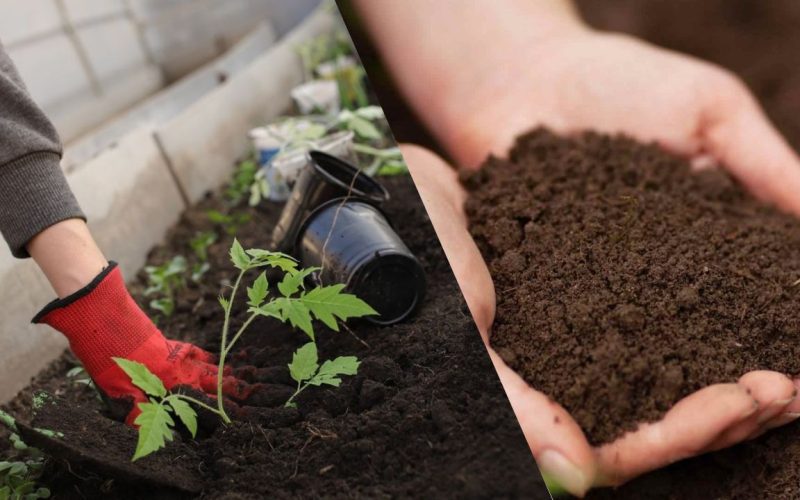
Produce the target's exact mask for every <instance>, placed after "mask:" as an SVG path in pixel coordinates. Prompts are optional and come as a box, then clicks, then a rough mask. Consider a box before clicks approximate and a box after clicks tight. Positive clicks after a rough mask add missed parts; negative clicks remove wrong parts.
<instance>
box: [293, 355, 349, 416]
mask: <svg viewBox="0 0 800 500" xmlns="http://www.w3.org/2000/svg"><path fill="white" fill-rule="evenodd" d="M359 364H360V362H359V361H358V358H356V357H355V356H339V357H338V358H336V359H332V360H331V359H329V360H327V361H325V362H324V363H322V366H320V364H319V356H318V354H317V343H316V342H313V341H312V342H309V343H307V344H306V345H304V346H303V347H301V348H299V349H298V350H297V351H295V353H294V355H293V356H292V362H291V363H289V374H290V375H291V376H292V379H294V381H295V382H297V389H296V390H295V391H294V394H292V396H291V397H290V398H289V400H288V401H286V404H285V406H287V407H291V408H296V407H297V403H295V402H294V398H296V397H297V396H298V395H299V394H300V393H301V392H303V391H304V390H306V388H308V387H309V386H312V385H313V386H320V385H332V386H334V387H339V384H341V383H342V379H341V378H339V377H340V375H355V374H356V373H357V372H358V365H359Z"/></svg>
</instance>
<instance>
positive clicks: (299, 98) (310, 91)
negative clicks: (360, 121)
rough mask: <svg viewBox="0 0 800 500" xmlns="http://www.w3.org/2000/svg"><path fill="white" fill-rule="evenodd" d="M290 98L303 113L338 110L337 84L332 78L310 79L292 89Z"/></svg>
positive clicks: (332, 112) (331, 112)
mask: <svg viewBox="0 0 800 500" xmlns="http://www.w3.org/2000/svg"><path fill="white" fill-rule="evenodd" d="M291 94H292V99H294V102H295V104H297V109H298V110H300V112H301V113H302V114H304V115H308V114H311V113H316V112H322V113H325V114H329V115H334V114H336V113H338V112H339V109H340V108H339V86H338V85H337V84H336V82H335V81H333V80H311V81H310V82H306V83H303V84H301V85H298V86H297V87H295V88H293V89H292V92H291Z"/></svg>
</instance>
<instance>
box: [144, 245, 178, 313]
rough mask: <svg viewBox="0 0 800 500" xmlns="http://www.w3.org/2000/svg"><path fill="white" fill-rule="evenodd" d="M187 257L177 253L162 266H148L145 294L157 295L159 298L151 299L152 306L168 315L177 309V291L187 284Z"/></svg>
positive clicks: (146, 268) (145, 270)
mask: <svg viewBox="0 0 800 500" xmlns="http://www.w3.org/2000/svg"><path fill="white" fill-rule="evenodd" d="M186 269H187V265H186V259H185V258H184V257H183V256H182V255H176V256H175V257H173V258H172V260H170V261H169V262H166V263H164V264H162V265H160V266H147V267H145V268H144V272H145V273H146V274H147V289H146V290H145V291H144V294H145V296H150V295H157V296H158V298H156V299H153V300H151V301H150V308H151V309H154V310H156V311H158V312H160V313H161V314H163V315H164V316H166V317H170V316H172V313H173V312H174V311H175V293H176V292H178V291H179V290H181V289H183V288H184V287H185V286H186V280H185V277H184V274H185V273H186Z"/></svg>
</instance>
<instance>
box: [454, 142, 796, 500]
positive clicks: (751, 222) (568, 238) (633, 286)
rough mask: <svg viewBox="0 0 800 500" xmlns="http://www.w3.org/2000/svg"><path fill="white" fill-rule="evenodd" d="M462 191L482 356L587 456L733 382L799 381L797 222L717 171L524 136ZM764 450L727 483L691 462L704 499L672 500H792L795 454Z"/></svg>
mask: <svg viewBox="0 0 800 500" xmlns="http://www.w3.org/2000/svg"><path fill="white" fill-rule="evenodd" d="M465 185H466V186H467V189H468V190H469V191H470V192H471V196H470V198H469V200H468V202H467V206H466V210H467V214H468V216H469V219H470V223H471V227H470V231H471V232H472V234H473V236H474V237H475V239H476V241H477V243H478V245H479V247H480V249H481V251H482V253H483V255H484V257H485V259H486V261H487V263H488V265H489V269H490V272H491V273H492V276H493V279H494V281H495V287H496V289H497V318H496V319H495V322H494V326H493V337H492V343H493V345H494V347H495V348H496V349H497V351H498V353H499V354H500V355H501V356H502V357H503V358H504V360H505V361H506V362H507V363H508V364H509V365H510V366H511V367H513V368H514V369H516V370H517V371H518V372H519V373H521V374H522V375H523V377H524V378H525V379H526V380H528V381H529V382H530V383H531V385H533V386H534V387H536V388H538V389H540V390H542V391H544V392H545V393H547V394H549V395H550V396H552V397H553V398H554V399H555V400H557V401H558V402H559V403H561V404H562V405H564V406H565V407H566V408H567V410H569V411H570V413H571V414H572V415H573V416H574V417H575V419H576V420H577V422H578V423H579V424H580V425H581V427H582V428H583V429H584V430H585V432H586V433H587V436H588V438H589V440H590V441H591V442H592V443H594V444H599V443H603V442H608V441H611V440H613V439H614V438H616V437H619V436H620V435H621V434H622V433H624V432H625V431H628V430H632V429H634V428H635V427H636V426H637V424H638V423H640V422H645V421H652V420H655V419H658V418H659V417H661V416H662V415H663V414H664V413H665V412H666V410H668V409H669V408H670V407H671V406H672V405H673V404H674V403H675V402H677V401H678V400H679V399H680V398H682V397H683V396H686V395H688V394H690V393H692V392H694V391H695V390H697V389H700V388H702V387H704V386H707V385H709V384H713V383H717V382H732V381H735V380H736V379H737V378H738V377H739V376H741V375H742V374H744V373H746V372H747V371H750V370H755V369H771V370H776V371H780V372H783V373H786V374H790V375H796V374H798V373H800V315H798V314H797V311H798V307H800V286H798V285H797V284H796V282H797V280H798V279H800V221H798V220H797V219H795V218H792V217H789V216H787V215H784V214H781V213H779V212H777V211H776V210H774V209H772V208H770V207H767V206H765V205H763V204H761V203H760V202H758V201H756V200H755V199H754V198H752V197H750V196H749V195H748V194H746V193H745V191H744V189H743V188H741V187H740V186H739V185H738V184H736V183H735V182H734V181H733V180H732V179H731V178H730V177H729V176H728V175H727V174H725V173H724V172H722V171H721V170H706V171H703V172H700V173H693V172H692V171H691V168H690V166H689V164H688V162H686V161H685V160H683V159H680V158H678V157H675V156H673V155H670V154H667V153H666V152H663V151H662V150H660V149H659V148H658V147H656V146H654V145H643V144H639V143H637V142H635V141H633V140H630V139H627V138H624V137H609V136H604V135H599V134H592V133H588V134H585V135H583V136H580V137H577V138H574V139H568V138H561V137H557V136H555V135H553V134H551V133H549V132H547V131H545V130H537V131H534V132H532V133H529V134H527V135H525V136H523V137H521V138H519V139H518V141H517V143H516V145H515V146H514V148H513V149H512V150H511V152H510V154H509V158H508V160H502V159H497V158H490V159H489V160H488V161H487V162H486V164H485V165H484V166H483V168H482V169H481V170H480V171H479V172H478V173H476V174H472V175H470V176H467V177H466V178H465ZM791 429H793V430H794V432H795V433H796V432H797V429H798V427H797V426H793V427H791V428H790V429H789V430H785V431H781V432H783V433H786V432H792V430H791ZM772 442H774V441H773V438H772V437H771V436H768V437H766V438H763V439H762V440H760V441H759V442H758V443H756V444H751V445H749V448H747V449H746V450H745V448H744V447H742V448H741V450H740V453H739V454H735V455H733V456H735V457H738V459H739V460H738V462H739V463H738V464H737V463H736V462H733V463H730V462H728V465H736V468H735V469H736V471H737V474H733V475H731V474H730V471H729V470H727V469H724V472H723V471H722V470H719V469H718V468H717V467H718V465H717V464H716V461H717V458H718V457H722V456H723V455H724V454H717V455H716V456H710V457H707V458H705V459H703V460H705V463H707V464H713V465H709V467H711V468H712V470H711V471H710V472H708V473H704V474H698V475H697V477H698V478H702V479H701V480H702V481H703V483H701V484H702V485H703V489H702V490H697V485H696V484H695V485H694V486H693V487H688V488H686V489H685V490H684V488H685V485H686V483H687V482H686V480H684V478H683V477H681V479H680V481H676V482H675V483H673V484H674V485H675V486H674V488H678V489H677V490H672V491H680V492H681V493H680V494H679V495H677V496H676V497H675V498H700V497H697V496H696V495H697V494H698V493H699V491H702V494H703V496H702V498H717V497H714V496H708V492H709V491H711V489H710V488H707V483H706V482H707V481H711V480H712V479H711V478H713V482H712V483H711V484H712V485H714V487H718V488H719V491H720V492H724V493H720V495H721V496H720V497H721V498H733V497H735V498H756V497H761V498H763V496H762V495H763V494H764V492H767V491H769V492H772V491H774V492H780V493H781V495H778V496H775V498H800V481H799V479H800V475H798V474H797V472H796V467H797V458H798V457H797V453H798V451H800V446H798V447H797V448H798V449H797V450H787V449H786V448H781V449H780V450H778V451H777V455H776V450H773V448H772V445H771V443H772ZM793 455H794V456H793ZM792 462H794V463H792ZM787 463H790V464H791V465H790V466H788V467H787V466H786V465H785V464H787ZM742 464H747V465H742ZM755 466H761V467H773V468H774V469H773V470H769V469H761V471H760V473H759V474H757V475H754V474H752V473H751V469H750V467H755ZM733 485H735V487H734V486H733ZM789 487H791V488H792V489H790V490H786V489H785V488H789ZM644 491H646V492H647V494H652V493H654V492H656V491H657V489H654V488H653V487H648V488H646V489H645V490H644ZM666 491H667V492H668V494H667V495H666V497H664V496H660V493H656V495H657V496H656V497H654V498H672V496H671V495H672V493H671V492H670V491H671V490H666ZM787 491H789V492H791V495H789V496H788V497H787V496H786V495H785V493H786V492H787ZM632 497H635V498H643V497H644V496H642V492H641V490H637V494H635V495H633V496H632Z"/></svg>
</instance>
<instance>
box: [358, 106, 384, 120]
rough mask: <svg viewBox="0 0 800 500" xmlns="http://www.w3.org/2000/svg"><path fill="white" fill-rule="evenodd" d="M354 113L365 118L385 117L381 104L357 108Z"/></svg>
mask: <svg viewBox="0 0 800 500" xmlns="http://www.w3.org/2000/svg"><path fill="white" fill-rule="evenodd" d="M354 113H355V114H356V115H358V116H360V117H361V118H364V119H365V120H380V119H382V118H384V117H385V115H384V114H383V108H382V107H380V106H364V107H361V108H358V109H357V110H355V111H354Z"/></svg>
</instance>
